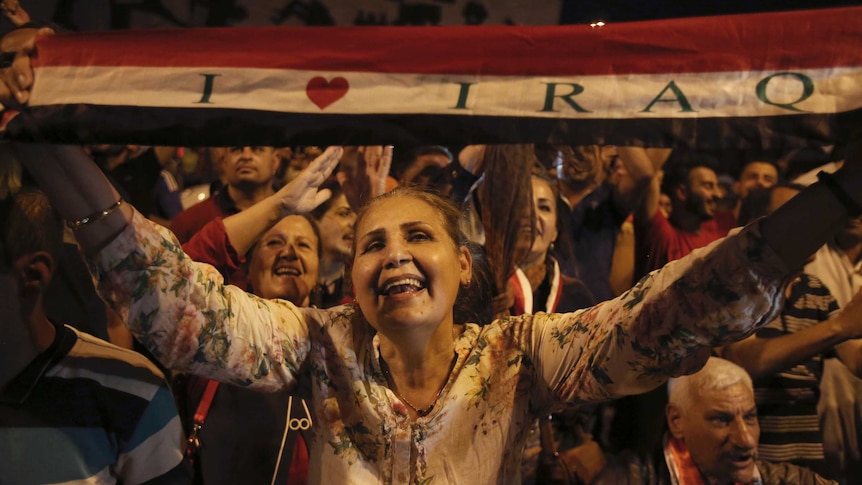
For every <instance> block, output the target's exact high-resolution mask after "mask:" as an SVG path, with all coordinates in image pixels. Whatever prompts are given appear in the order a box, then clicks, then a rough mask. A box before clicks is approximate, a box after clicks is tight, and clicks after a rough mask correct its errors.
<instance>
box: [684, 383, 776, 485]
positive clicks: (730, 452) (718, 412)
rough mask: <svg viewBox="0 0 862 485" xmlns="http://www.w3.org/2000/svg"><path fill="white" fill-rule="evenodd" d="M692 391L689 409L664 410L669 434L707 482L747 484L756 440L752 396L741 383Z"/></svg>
mask: <svg viewBox="0 0 862 485" xmlns="http://www.w3.org/2000/svg"><path fill="white" fill-rule="evenodd" d="M696 392H697V394H698V396H697V399H696V402H695V404H694V405H693V406H691V408H690V409H688V410H681V409H678V408H676V407H675V406H673V405H670V406H669V407H668V424H669V425H670V429H671V433H672V434H673V435H674V437H676V438H679V439H682V440H683V441H684V442H685V444H686V446H687V447H688V450H689V452H690V453H691V458H692V460H693V461H694V463H695V464H696V465H697V467H698V468H699V469H700V471H701V473H702V474H703V476H704V477H705V478H706V479H707V483H709V484H711V485H719V484H720V485H724V484H729V483H737V482H738V483H748V482H750V481H751V479H752V477H753V474H754V469H755V466H754V459H755V457H756V454H757V440H758V439H759V438H760V426H759V425H758V423H757V407H756V406H755V403H754V393H753V392H752V391H751V389H749V388H748V387H747V386H746V385H745V384H741V383H740V384H736V385H734V386H731V387H729V388H727V389H723V390H721V391H703V390H701V391H696Z"/></svg>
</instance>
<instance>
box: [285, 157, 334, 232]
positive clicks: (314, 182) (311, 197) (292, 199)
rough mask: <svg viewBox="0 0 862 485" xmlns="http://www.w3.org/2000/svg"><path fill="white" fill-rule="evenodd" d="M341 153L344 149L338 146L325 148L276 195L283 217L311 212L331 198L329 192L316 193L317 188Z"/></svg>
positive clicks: (330, 171)
mask: <svg viewBox="0 0 862 485" xmlns="http://www.w3.org/2000/svg"><path fill="white" fill-rule="evenodd" d="M343 153H344V149H343V148H341V147H339V146H331V147H329V148H327V149H326V150H325V151H324V152H323V153H321V154H320V155H319V156H318V157H317V158H315V159H314V161H312V162H311V163H310V164H309V165H308V167H307V168H306V169H305V170H303V171H302V172H301V173H300V174H299V175H298V176H297V177H296V178H294V179H293V180H291V181H290V183H289V184H287V185H285V186H284V187H282V188H281V190H279V191H278V193H276V197H277V198H278V200H279V203H280V205H281V207H280V209H281V214H282V215H283V216H286V215H289V214H305V213H308V212H311V211H312V210H314V209H315V208H316V207H317V206H319V205H320V204H322V203H323V202H325V201H326V200H327V199H329V198H330V197H331V196H332V193H331V192H330V191H329V190H326V189H324V190H321V191H318V188H319V187H320V185H321V184H322V183H323V182H324V181H325V180H326V179H327V178H328V177H329V175H330V174H331V173H332V171H333V170H335V167H336V166H337V165H338V161H339V160H341V155H342V154H343Z"/></svg>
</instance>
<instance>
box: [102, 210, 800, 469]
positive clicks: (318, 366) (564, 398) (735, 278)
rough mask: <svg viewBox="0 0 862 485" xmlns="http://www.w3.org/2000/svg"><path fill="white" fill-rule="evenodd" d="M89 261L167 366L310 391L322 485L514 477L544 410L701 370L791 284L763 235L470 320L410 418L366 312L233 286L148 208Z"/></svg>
mask: <svg viewBox="0 0 862 485" xmlns="http://www.w3.org/2000/svg"><path fill="white" fill-rule="evenodd" d="M92 265H93V270H94V272H95V273H96V277H97V280H98V283H99V284H98V286H99V291H100V293H101V294H102V296H103V297H104V298H105V299H106V301H108V302H110V303H111V304H112V305H113V306H114V308H115V309H116V310H117V311H119V312H120V314H121V315H122V316H123V317H124V318H125V320H126V321H127V322H128V325H129V327H130V329H131V330H132V332H133V333H134V334H135V336H136V337H137V338H138V339H140V340H141V341H142V342H143V343H144V344H145V345H146V346H147V347H148V348H149V349H150V350H151V351H152V352H153V353H154V354H155V356H156V357H158V358H159V359H160V360H161V361H162V363H163V364H165V365H166V366H168V367H169V368H171V369H175V370H180V371H186V372H192V373H195V374H199V375H201V376H204V377H209V378H213V379H218V380H220V381H223V382H228V383H232V384H235V385H240V386H249V387H252V388H255V389H259V390H262V391H273V390H277V389H283V388H291V387H293V386H295V385H296V384H297V381H304V383H305V384H307V385H309V386H310V388H311V392H312V399H311V405H312V407H313V409H312V414H313V416H314V425H313V427H312V430H311V434H310V435H311V439H310V443H309V445H310V450H309V456H310V457H311V459H310V462H311V463H310V465H311V470H310V480H311V481H312V482H313V483H399V484H402V483H403V484H408V483H410V484H432V483H520V476H519V475H520V469H519V468H520V463H521V452H522V449H523V446H524V440H525V439H526V435H527V432H528V428H529V426H530V424H531V423H532V421H533V419H534V418H535V417H536V416H539V415H542V414H546V413H548V412H549V411H551V410H554V409H559V408H561V407H562V406H564V405H565V404H566V403H582V402H590V401H598V400H606V399H611V398H614V397H618V396H622V395H626V394H633V393H640V392H644V391H647V390H649V389H652V388H654V387H656V386H658V385H660V384H661V383H663V382H664V381H665V380H666V379H667V377H669V376H673V375H679V374H681V373H685V372H690V371H694V370H696V369H698V368H699V367H700V366H701V365H703V363H704V362H705V361H706V359H707V357H708V356H709V351H710V347H712V346H716V345H719V344H721V343H723V342H726V341H728V340H731V339H738V338H742V337H743V336H745V335H747V334H749V333H751V332H752V331H753V330H754V329H755V328H757V327H758V326H761V325H763V324H765V323H766V322H768V321H770V320H771V319H772V318H773V316H774V315H775V314H776V313H777V311H778V310H779V309H780V308H781V304H782V301H781V298H782V291H781V288H783V285H784V280H785V278H786V277H787V275H788V270H787V269H786V268H785V267H784V266H783V264H782V263H781V262H780V260H779V259H778V257H777V256H776V255H775V254H774V253H773V252H772V250H771V249H770V248H769V247H768V246H767V245H766V244H765V243H764V241H763V239H762V238H761V237H760V236H759V234H758V231H757V226H756V225H755V226H752V227H749V228H747V229H745V230H743V231H742V232H741V233H740V234H739V235H738V236H735V237H731V238H727V239H726V240H723V241H719V242H716V243H714V244H712V245H710V246H709V247H707V248H704V249H702V250H698V251H695V252H694V253H692V254H691V255H690V256H688V257H686V258H683V259H681V260H679V261H676V262H673V263H671V264H668V265H667V266H666V267H665V268H664V269H662V270H660V271H657V272H654V273H652V274H651V275H649V276H647V277H646V278H644V279H643V280H642V281H640V282H639V283H638V284H637V285H635V287H634V288H632V289H631V290H630V291H628V292H626V293H625V294H623V295H621V296H620V297H619V298H617V299H614V300H610V301H607V302H604V303H601V304H599V305H597V306H595V307H592V308H589V309H585V310H580V311H577V312H574V313H570V314H541V313H540V314H536V315H522V316H518V317H511V318H507V319H503V320H498V321H495V322H493V323H492V324H490V325H487V326H485V327H479V326H476V325H473V324H468V325H466V326H463V327H461V328H459V331H460V335H459V336H458V337H457V338H456V341H455V352H456V353H457V361H456V364H455V367H454V369H453V371H452V374H451V376H450V378H449V381H448V382H447V383H446V385H445V387H444V390H443V392H442V395H441V398H440V399H441V402H440V403H438V405H437V407H436V408H435V410H434V411H433V412H432V413H431V414H429V415H428V416H425V417H422V418H418V419H416V420H415V421H411V419H410V418H409V416H408V413H407V409H406V407H405V406H404V404H403V403H401V402H400V401H399V399H398V398H397V397H396V396H395V394H394V393H393V392H392V391H391V390H389V389H388V388H387V385H386V379H385V377H384V375H383V373H382V371H381V369H380V366H379V361H378V338H377V336H376V334H375V331H374V330H373V329H372V328H371V327H370V325H369V324H368V323H367V322H365V320H364V318H363V317H362V314H361V312H360V311H359V309H358V308H355V307H353V306H350V305H348V306H342V307H337V308H333V309H329V310H318V309H312V308H297V307H295V306H293V305H292V304H290V303H288V302H285V301H280V300H274V301H269V300H263V299H260V298H257V297H255V296H254V295H250V294H247V293H245V292H243V291H241V290H239V289H237V288H236V287H232V286H224V285H223V282H222V278H221V276H220V275H219V274H218V272H217V271H216V270H215V269H213V268H212V267H211V266H208V265H205V264H200V263H195V262H193V261H191V260H190V259H189V258H188V256H186V255H185V254H184V253H183V252H182V250H181V248H180V245H179V244H178V243H177V241H176V240H175V239H174V238H173V236H172V235H171V234H170V232H169V231H167V230H165V229H163V228H160V227H158V226H156V225H154V224H151V223H150V222H149V221H147V220H146V219H144V218H143V217H142V216H140V214H136V215H135V218H134V220H133V222H132V224H130V225H129V227H128V228H127V229H126V230H125V231H124V232H123V233H122V234H120V236H118V237H117V238H116V239H115V240H114V241H113V242H112V243H111V244H109V245H108V246H107V247H106V248H105V249H104V250H102V251H101V252H100V253H99V254H98V255H97V256H96V257H95V258H94V261H93V262H92Z"/></svg>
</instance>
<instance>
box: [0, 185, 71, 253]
mask: <svg viewBox="0 0 862 485" xmlns="http://www.w3.org/2000/svg"><path fill="white" fill-rule="evenodd" d="M0 222H2V229H0V231H2V235H3V237H2V239H3V242H4V244H5V246H6V255H7V256H8V258H9V259H8V260H9V261H15V260H16V259H18V258H20V257H21V256H24V255H26V254H30V253H35V252H37V251H48V252H49V253H51V254H52V255H54V256H55V257H56V255H57V253H58V251H59V250H60V247H61V245H62V244H63V220H62V219H61V218H60V216H59V215H58V214H57V212H56V211H54V208H53V207H51V204H50V203H49V202H48V198H47V197H45V194H43V193H42V192H41V191H39V190H37V189H32V188H25V189H21V190H20V191H19V192H18V193H17V194H15V195H14V196H12V197H11V200H9V199H7V201H6V202H4V203H3V207H2V215H0Z"/></svg>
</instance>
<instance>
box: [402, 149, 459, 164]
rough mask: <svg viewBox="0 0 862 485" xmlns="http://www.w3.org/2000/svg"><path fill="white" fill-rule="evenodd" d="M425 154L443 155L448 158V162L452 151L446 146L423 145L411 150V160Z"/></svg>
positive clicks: (450, 159)
mask: <svg viewBox="0 0 862 485" xmlns="http://www.w3.org/2000/svg"><path fill="white" fill-rule="evenodd" d="M425 155H443V156H444V157H446V158H448V159H449V162H451V161H452V152H450V151H449V149H448V148H446V147H444V146H442V145H424V146H421V147H419V148H416V149H415V150H413V154H412V158H411V161H413V160H416V159H417V158H419V157H422V156H425Z"/></svg>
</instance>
